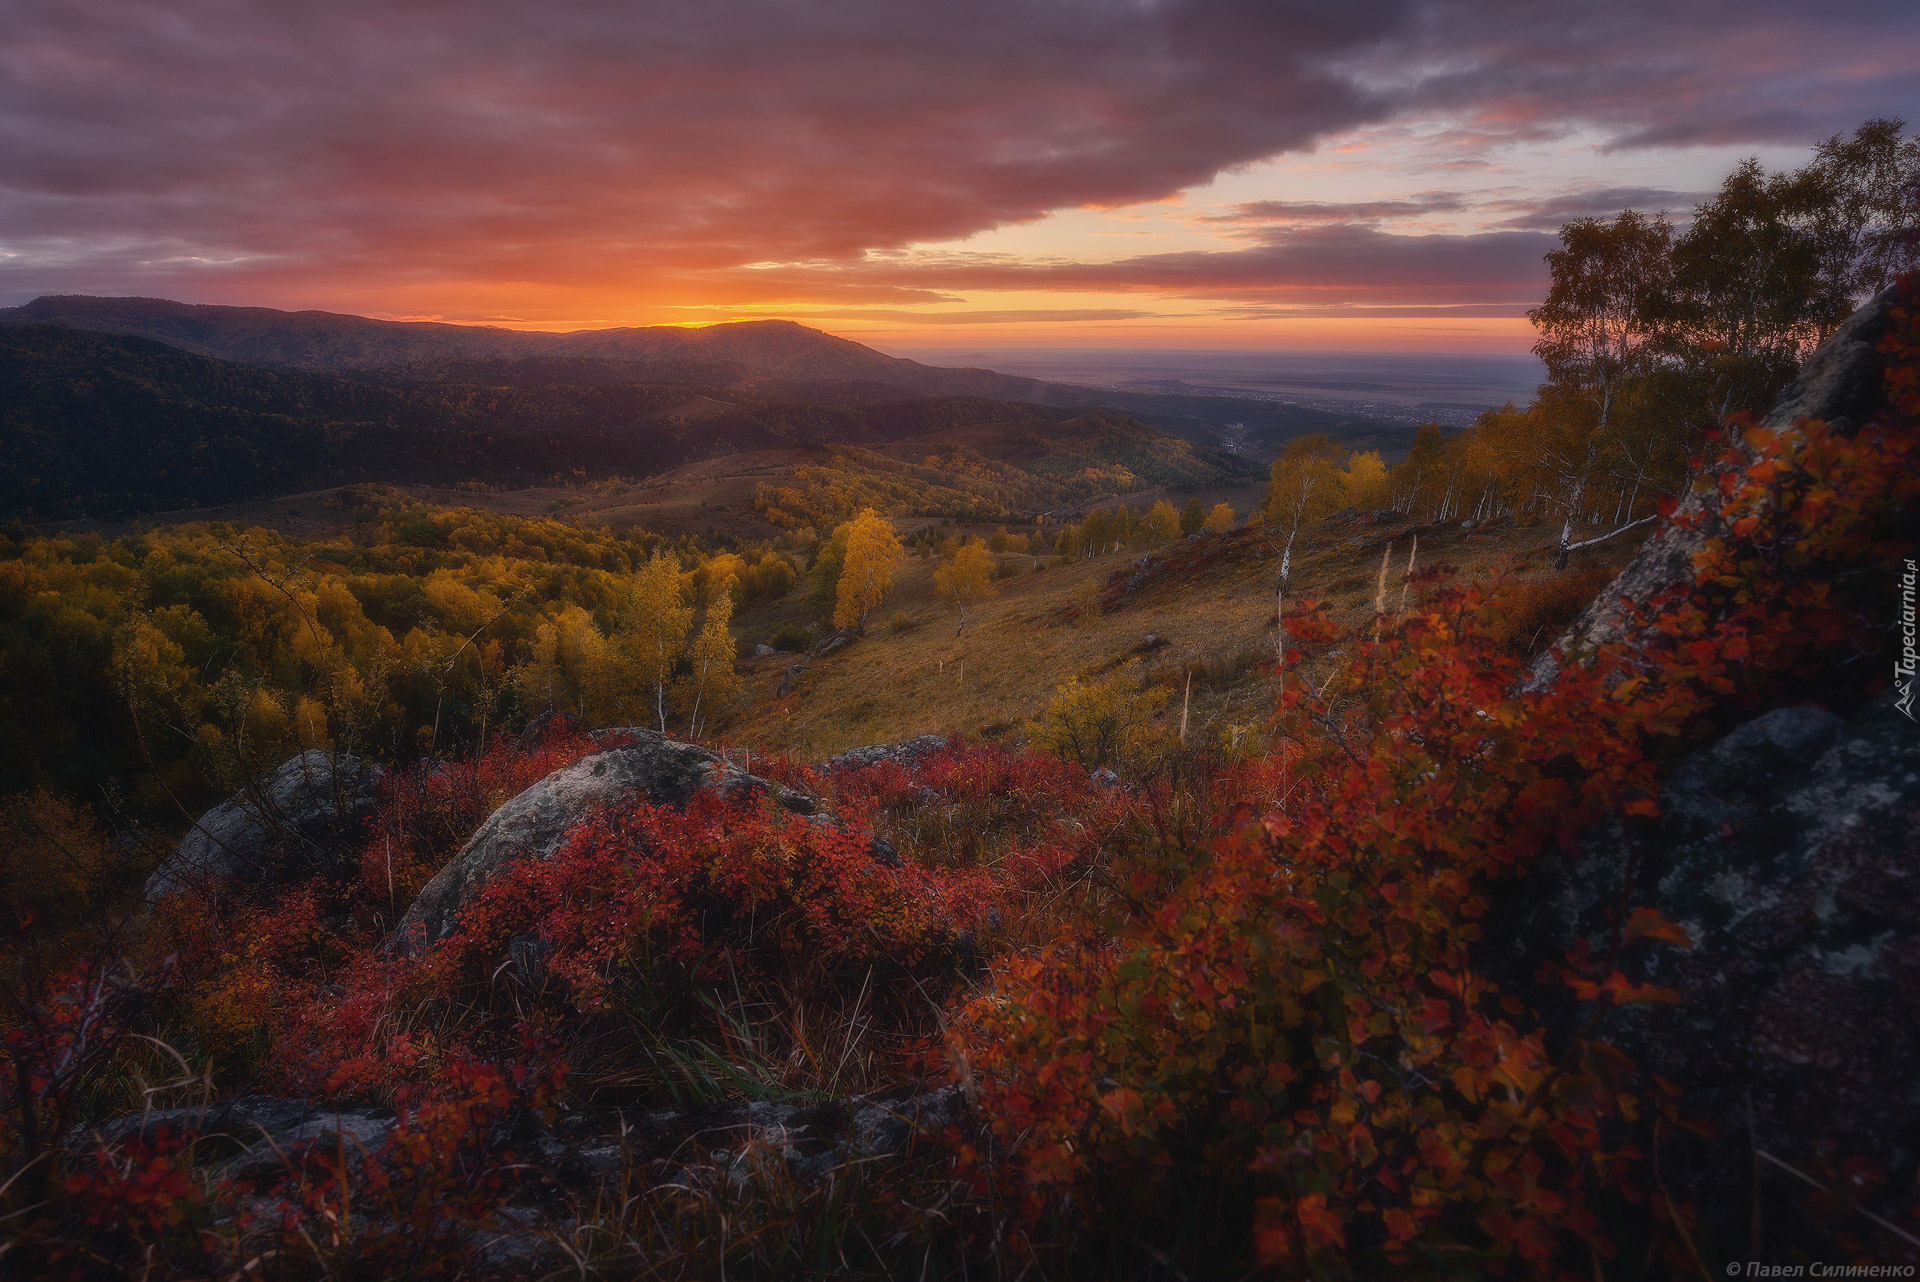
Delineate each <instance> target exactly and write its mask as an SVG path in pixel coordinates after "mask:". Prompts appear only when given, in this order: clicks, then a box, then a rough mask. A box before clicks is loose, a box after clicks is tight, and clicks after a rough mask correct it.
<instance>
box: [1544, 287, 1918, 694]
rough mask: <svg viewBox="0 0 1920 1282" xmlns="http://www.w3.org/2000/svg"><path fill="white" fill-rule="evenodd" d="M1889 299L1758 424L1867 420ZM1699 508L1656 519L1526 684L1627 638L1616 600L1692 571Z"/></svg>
mask: <svg viewBox="0 0 1920 1282" xmlns="http://www.w3.org/2000/svg"><path fill="white" fill-rule="evenodd" d="M1896 299H1897V294H1896V292H1895V290H1894V289H1892V288H1889V289H1887V290H1886V291H1885V292H1884V293H1882V294H1880V295H1879V296H1878V297H1876V298H1875V299H1874V300H1873V301H1872V302H1870V303H1868V304H1867V305H1866V306H1865V307H1863V308H1861V309H1860V310H1859V311H1857V312H1855V313H1854V314H1853V315H1852V316H1851V317H1850V318H1848V320H1847V322H1846V324H1844V325H1842V326H1841V327H1840V328H1839V329H1838V330H1837V331H1835V333H1834V335H1833V337H1831V338H1829V339H1828V340H1827V341H1826V342H1825V343H1824V344H1822V345H1821V347H1820V349H1819V350H1818V351H1816V352H1814V354H1813V355H1812V356H1810V357H1808V358H1807V363H1806V364H1805V365H1804V366H1803V367H1802V368H1801V370H1800V373H1799V376H1798V377H1796V378H1795V379H1794V380H1793V383H1792V384H1791V385H1790V386H1789V387H1788V388H1787V390H1786V391H1785V392H1784V393H1782V394H1781V397H1780V400H1779V402H1778V403H1777V404H1775V406H1774V407H1773V410H1772V412H1771V413H1769V414H1768V415H1767V417H1766V419H1765V420H1764V423H1765V426H1767V427H1771V428H1782V429H1787V430H1792V428H1793V423H1794V420H1795V419H1799V418H1814V419H1824V420H1826V421H1827V422H1830V423H1835V424H1838V425H1857V424H1860V423H1863V422H1865V421H1866V420H1867V419H1868V418H1870V417H1871V416H1872V415H1873V413H1874V411H1875V410H1876V409H1877V408H1878V407H1879V406H1880V405H1881V404H1882V403H1883V402H1884V401H1885V398H1886V391H1885V388H1883V387H1882V386H1881V374H1882V371H1883V370H1884V368H1885V362H1884V361H1883V360H1882V358H1881V356H1880V354H1879V353H1878V352H1876V351H1875V350H1874V344H1875V343H1877V342H1878V341H1879V340H1880V336H1881V334H1883V333H1884V332H1885V331H1886V328H1887V311H1888V309H1889V308H1891V307H1892V306H1893V305H1894V303H1895V301H1896ZM1705 510H1706V509H1705V500H1704V499H1703V498H1702V497H1701V496H1699V495H1697V494H1693V493H1688V494H1687V495H1685V496H1684V497H1683V498H1682V499H1681V500H1680V504H1679V506H1678V507H1677V508H1676V509H1675V511H1674V514H1673V519H1672V520H1671V521H1669V522H1663V523H1662V524H1661V526H1660V529H1659V532H1658V533H1656V534H1655V535H1654V536H1653V537H1652V538H1650V539H1648V540H1647V542H1646V544H1645V545H1644V546H1643V547H1642V548H1641V549H1640V552H1639V554H1638V555H1636V556H1635V557H1634V558H1633V560H1632V561H1631V562H1629V563H1628V565H1627V568H1626V569H1624V570H1622V571H1621V572H1620V577H1619V578H1617V579H1615V580H1614V581H1613V583H1611V584H1610V585H1608V587H1607V590H1606V591H1605V592H1602V593H1601V594H1600V595H1599V596H1598V597H1596V598H1595V599H1594V601H1593V604H1592V605H1590V606H1588V607H1587V609H1586V611H1585V612H1584V613H1582V614H1581V616H1580V617H1579V618H1578V619H1576V620H1574V623H1573V626H1572V627H1571V628H1569V629H1568V630H1567V633H1566V635H1565V636H1563V637H1561V638H1560V640H1559V642H1558V643H1557V644H1556V645H1554V646H1553V647H1551V648H1549V649H1548V650H1547V651H1546V653H1544V654H1542V655H1541V656H1540V657H1539V658H1538V659H1537V660H1535V661H1534V666H1533V673H1532V675H1531V677H1530V678H1529V679H1528V681H1527V686H1528V688H1530V689H1544V688H1545V687H1546V686H1548V685H1550V684H1552V682H1553V679H1554V678H1555V677H1556V676H1558V675H1559V672H1560V663H1561V662H1562V660H1568V661H1574V660H1578V659H1579V658H1580V657H1581V656H1582V655H1583V654H1585V653H1590V652H1591V651H1592V650H1593V649H1595V648H1597V647H1599V646H1602V645H1608V644H1613V643H1616V642H1620V641H1623V640H1626V639H1627V632H1628V628H1629V626H1630V622H1629V620H1630V616H1629V614H1628V611H1627V609H1626V607H1625V606H1624V605H1623V604H1622V601H1623V599H1624V600H1627V601H1631V602H1633V603H1634V604H1635V605H1644V604H1646V602H1647V601H1649V600H1651V599H1652V598H1653V597H1654V596H1655V595H1656V594H1658V593H1659V592H1660V591H1662V590H1663V589H1665V588H1666V587H1668V586H1669V585H1671V584H1674V583H1679V582H1683V581H1686V580H1688V579H1690V578H1691V577H1692V575H1693V557H1694V554H1695V553H1696V552H1699V551H1700V550H1701V548H1702V547H1703V546H1704V545H1705V543H1706V540H1707V538H1708V534H1709V531H1707V530H1705V529H1702V528H1689V522H1693V521H1696V520H1697V519H1698V518H1699V517H1700V516H1701V515H1702V514H1703V513H1704V512H1705ZM1556 655H1558V657H1556Z"/></svg>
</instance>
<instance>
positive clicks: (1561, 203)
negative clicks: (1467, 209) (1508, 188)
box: [1481, 187, 1713, 231]
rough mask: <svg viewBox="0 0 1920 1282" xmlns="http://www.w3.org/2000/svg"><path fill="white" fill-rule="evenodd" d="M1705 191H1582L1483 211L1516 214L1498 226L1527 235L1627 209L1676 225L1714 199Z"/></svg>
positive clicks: (1488, 206)
mask: <svg viewBox="0 0 1920 1282" xmlns="http://www.w3.org/2000/svg"><path fill="white" fill-rule="evenodd" d="M1712 195H1713V193H1711V192H1704V191H1672V190H1670V189H1668V188H1665V187H1581V188H1577V189H1575V190H1573V191H1569V192H1562V193H1561V194H1559V195H1557V196H1548V197H1544V198H1539V199H1533V200H1496V201H1489V202H1487V203H1486V204H1485V205H1482V206H1481V209H1483V210H1486V211H1489V212H1493V211H1508V210H1511V211H1515V212H1514V213H1513V214H1512V216H1511V217H1508V218H1503V219H1500V220H1499V221H1498V223H1496V224H1495V225H1496V226H1500V227H1512V228H1518V229H1520V230H1523V231H1558V230H1560V228H1561V227H1563V226H1565V225H1566V224H1567V223H1570V222H1573V221H1574V220H1575V219H1579V218H1610V217H1612V216H1613V215H1615V214H1617V213H1619V212H1621V211H1622V210H1625V209H1637V210H1639V211H1640V212H1641V213H1643V214H1656V213H1660V212H1661V211H1663V210H1664V211H1666V213H1667V214H1668V216H1669V217H1670V218H1673V219H1674V220H1675V221H1679V222H1685V221H1688V220H1690V219H1691V218H1692V216H1693V209H1694V206H1696V205H1699V204H1703V203H1704V202H1706V201H1707V200H1710V199H1711V198H1712Z"/></svg>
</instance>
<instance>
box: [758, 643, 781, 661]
mask: <svg viewBox="0 0 1920 1282" xmlns="http://www.w3.org/2000/svg"><path fill="white" fill-rule="evenodd" d="M779 653H780V652H779V651H778V650H776V649H774V648H773V647H772V646H770V645H768V644H767V643H766V642H764V641H763V642H761V643H760V644H759V645H756V646H755V647H753V657H754V658H756V659H771V658H772V657H773V656H774V655H776V654H779Z"/></svg>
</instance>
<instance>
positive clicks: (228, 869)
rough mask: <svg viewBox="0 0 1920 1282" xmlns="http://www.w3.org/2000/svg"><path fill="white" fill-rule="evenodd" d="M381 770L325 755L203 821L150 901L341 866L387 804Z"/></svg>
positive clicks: (292, 765)
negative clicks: (370, 820)
mask: <svg viewBox="0 0 1920 1282" xmlns="http://www.w3.org/2000/svg"><path fill="white" fill-rule="evenodd" d="M382 778H383V772H382V771H381V769H380V767H379V766H376V765H373V764H372V763H370V762H363V761H361V760H360V759H359V758H358V757H354V756H349V755H345V754H342V755H340V756H339V757H337V758H336V757H335V756H333V755H332V754H330V753H326V752H322V751H320V750H319V749H317V748H316V749H312V750H310V751H307V752H303V753H301V754H300V755H299V756H297V757H295V758H293V759H292V760H291V761H288V762H287V763H286V764H284V765H282V766H281V767H280V768H279V769H278V770H277V771H275V772H274V774H273V777H272V778H271V779H269V780H267V781H266V782H265V783H264V784H262V785H261V786H260V787H259V788H258V789H256V790H253V791H251V792H242V793H235V794H234V795H233V796H232V797H229V798H228V799H227V800H226V801H223V802H222V803H220V804H219V805H218V806H215V807H214V808H213V809H212V810H209V811H208V812H207V813H206V814H204V815H202V816H201V817H200V821H199V823H197V824H196V825H195V826H194V828H193V830H192V831H191V832H189V833H188V834H187V835H186V836H185V837H183V838H181V840H180V845H179V846H178V847H177V848H176V849H175V850H174V852H173V854H172V856H171V857H169V858H168V860H167V861H166V862H165V863H164V864H162V865H161V866H160V867H159V869H158V870H157V871H155V872H154V874H153V876H152V877H150V878H149V879H148V880H147V890H146V894H147V899H148V900H149V901H157V900H159V899H160V898H162V897H163V896H165V895H169V894H175V893H179V892H182V891H204V892H213V891H217V890H219V889H220V887H222V886H223V885H226V884H228V883H232V882H259V881H278V880H283V879H285V880H292V879H295V878H298V877H303V876H307V875H309V874H311V873H314V872H317V871H321V870H323V869H327V868H331V867H337V866H339V865H340V864H341V863H342V862H343V861H345V860H347V859H349V858H351V857H352V855H353V854H354V852H356V851H357V850H358V849H359V846H360V835H361V827H362V825H364V824H365V822H366V819H367V817H368V816H369V815H371V814H372V813H373V810H374V807H375V806H376V805H378V803H379V792H380V780H381V779H382Z"/></svg>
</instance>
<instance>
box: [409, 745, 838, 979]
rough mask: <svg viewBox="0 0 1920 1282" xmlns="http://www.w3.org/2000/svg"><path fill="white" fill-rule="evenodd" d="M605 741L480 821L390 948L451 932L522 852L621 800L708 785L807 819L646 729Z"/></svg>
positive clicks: (548, 846)
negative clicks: (598, 748) (463, 912)
mask: <svg viewBox="0 0 1920 1282" xmlns="http://www.w3.org/2000/svg"><path fill="white" fill-rule="evenodd" d="M594 737H595V738H596V739H598V740H599V741H600V742H602V743H604V744H606V745H608V746H606V747H605V748H603V749H602V750H601V751H599V752H595V753H592V754H590V755H588V756H585V757H582V758H581V759H580V760H578V761H576V762H574V763H573V764H572V765H570V766H567V767H565V768H563V769H560V770H556V771H554V772H553V773H552V774H550V775H548V776H547V777H546V778H545V779H542V780H541V781H540V782H539V783H537V784H534V785H533V786H532V787H531V788H528V789H527V790H526V791H525V792H523V793H521V794H520V795H519V796H517V797H515V798H514V799H513V800H512V801H509V802H507V803H506V804H505V805H503V806H501V807H500V808H499V809H498V810H496V811H494V812H493V814H492V815H490V816H488V818H487V821H486V822H485V823H484V824H482V825H480V828H479V830H478V831H477V832H475V833H474V834H473V836H472V837H471V838H469V839H468V841H467V844H466V845H465V846H463V847H461V850H460V853H459V854H457V855H455V856H454V857H453V858H452V859H451V860H449V861H448V862H447V864H446V866H445V867H443V868H442V869H440V871H439V872H437V873H435V874H434V876H433V879H432V880H431V881H429V882H428V883H427V884H426V885H425V886H424V887H422V888H421V891H420V895H419V897H418V898H417V899H415V900H414V901H413V906H412V907H411V908H409V909H408V910H407V915H406V916H405V917H404V918H402V919H401V921H400V924H399V926H398V927H396V928H395V930H394V932H393V935H392V937H391V938H390V939H389V940H388V947H389V948H392V949H396V950H399V951H417V950H418V949H420V948H422V947H424V946H426V945H427V944H431V943H435V942H437V941H439V940H441V939H444V938H446V936H447V935H449V934H450V933H452V931H453V929H454V927H455V925H456V924H457V922H458V920H459V916H460V912H461V910H462V909H463V908H465V907H466V905H467V904H468V903H469V902H470V901H471V900H472V898H473V896H474V895H475V894H476V893H477V892H478V891H479V889H480V888H481V887H482V886H484V885H486V884H487V882H489V881H491V880H492V879H493V878H494V877H495V876H496V875H498V874H499V873H500V872H501V870H503V869H505V868H507V867H509V866H510V865H512V864H513V863H515V862H516V861H518V860H520V859H524V858H528V857H532V858H536V859H544V858H546V857H548V856H549V855H551V854H553V853H554V851H556V850H558V849H559V848H560V846H561V843H562V842H564V841H565V839H566V835H567V833H568V832H570V831H571V830H572V829H573V828H575V827H576V826H578V825H579V824H580V823H581V822H582V821H583V820H585V819H586V818H587V817H588V816H589V815H591V814H592V813H593V812H594V811H596V810H599V809H602V808H604V807H607V806H612V805H618V804H620V803H622V802H628V801H638V800H644V801H652V802H656V803H662V804H670V805H684V804H685V803H686V801H687V800H688V798H690V797H692V796H693V794H694V793H696V792H699V791H702V790H708V791H712V792H715V793H718V794H719V795H720V796H722V797H727V798H735V797H746V796H751V795H754V794H756V793H764V794H766V795H768V796H771V797H772V798H773V799H774V801H775V802H776V803H777V804H778V805H780V806H781V807H783V808H785V809H787V810H791V811H793V812H794V813H796V814H803V815H810V814H813V813H814V812H815V810H816V808H817V806H816V803H815V801H814V799H813V798H812V797H809V796H807V795H806V794H805V793H800V792H795V791H793V790H792V789H790V788H787V787H784V786H782V785H780V784H777V783H774V782H772V781H770V780H767V779H762V778H760V777H759V776H757V775H750V774H748V773H747V772H746V771H744V770H741V769H739V768H738V767H736V766H731V765H728V764H726V763H725V762H724V761H723V760H722V759H721V757H720V754H719V753H717V752H713V751H711V750H710V749H707V748H702V747H700V746H698V745H697V744H691V743H681V742H679V741H677V740H674V739H669V738H667V737H666V736H664V735H661V734H659V733H657V732H656V731H652V730H620V731H610V732H609V731H603V732H601V733H599V734H596V735H595V736H594Z"/></svg>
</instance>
